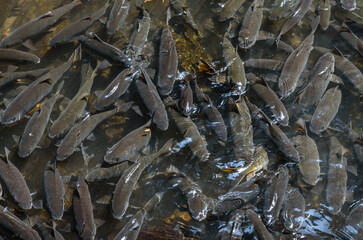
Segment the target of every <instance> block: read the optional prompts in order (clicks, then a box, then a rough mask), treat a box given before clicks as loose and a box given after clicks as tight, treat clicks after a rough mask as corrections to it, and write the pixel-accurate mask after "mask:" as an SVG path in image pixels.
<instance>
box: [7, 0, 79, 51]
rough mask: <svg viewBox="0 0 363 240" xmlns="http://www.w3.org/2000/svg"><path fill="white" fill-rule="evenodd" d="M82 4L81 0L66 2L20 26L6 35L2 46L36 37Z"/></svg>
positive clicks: (9, 45)
mask: <svg viewBox="0 0 363 240" xmlns="http://www.w3.org/2000/svg"><path fill="white" fill-rule="evenodd" d="M80 4H81V1H80V0H74V1H73V2H71V3H69V4H66V5H64V6H62V7H59V8H57V9H54V10H52V11H49V12H47V13H45V14H43V15H41V16H39V17H37V18H35V19H33V20H31V21H29V22H27V23H25V24H24V25H22V26H20V27H18V28H17V29H15V30H14V31H13V32H11V33H10V34H9V35H8V36H6V37H5V38H4V39H3V40H2V41H1V44H0V47H2V48H7V47H11V46H14V45H17V44H19V43H22V42H24V41H25V40H27V39H29V38H31V37H34V36H35V35H37V34H39V33H41V32H42V31H44V30H46V29H48V28H49V27H50V26H52V25H53V24H55V23H56V22H57V21H58V20H59V19H60V18H61V17H62V16H63V15H65V14H66V13H68V12H69V11H70V10H72V9H73V8H74V7H76V6H78V5H80Z"/></svg>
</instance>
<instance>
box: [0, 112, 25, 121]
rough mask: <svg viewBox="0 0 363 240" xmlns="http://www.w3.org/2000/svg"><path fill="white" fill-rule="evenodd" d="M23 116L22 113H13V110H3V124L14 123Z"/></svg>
mask: <svg viewBox="0 0 363 240" xmlns="http://www.w3.org/2000/svg"><path fill="white" fill-rule="evenodd" d="M22 116H23V114H22V113H17V114H15V115H14V114H12V113H11V112H9V111H6V109H5V111H3V112H2V114H1V120H0V122H1V124H12V123H14V122H16V121H18V120H20V118H21V117H22Z"/></svg>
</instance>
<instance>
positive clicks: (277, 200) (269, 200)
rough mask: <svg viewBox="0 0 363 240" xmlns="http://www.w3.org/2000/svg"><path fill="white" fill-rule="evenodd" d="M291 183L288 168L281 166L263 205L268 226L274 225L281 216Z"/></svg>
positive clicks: (269, 187)
mask: <svg viewBox="0 0 363 240" xmlns="http://www.w3.org/2000/svg"><path fill="white" fill-rule="evenodd" d="M288 182H289V170H288V169H287V167H286V166H284V165H280V166H279V168H278V176H277V177H275V178H274V179H273V180H272V182H271V184H270V185H269V186H268V187H267V188H266V190H265V195H264V196H265V200H264V204H263V216H264V218H265V222H266V224H267V225H271V224H273V223H274V222H275V221H276V220H277V218H278V217H279V215H280V212H281V209H282V206H283V204H284V202H285V200H286V189H287V184H288Z"/></svg>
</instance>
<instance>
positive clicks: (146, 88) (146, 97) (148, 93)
mask: <svg viewBox="0 0 363 240" xmlns="http://www.w3.org/2000/svg"><path fill="white" fill-rule="evenodd" d="M142 73H143V76H144V79H145V80H146V84H145V83H144V82H143V81H142V80H140V79H138V80H136V87H137V90H138V92H139V94H140V96H141V98H142V100H143V102H144V104H145V106H146V108H147V109H148V110H149V113H150V115H152V116H153V118H152V121H153V123H155V124H156V126H157V127H158V128H159V129H160V130H162V131H165V130H166V129H168V127H169V118H168V113H167V112H166V109H165V105H164V103H163V101H162V100H161V98H160V95H159V93H158V91H157V90H156V87H155V85H154V83H153V82H152V81H151V79H150V77H149V74H148V73H147V72H146V71H145V70H142Z"/></svg>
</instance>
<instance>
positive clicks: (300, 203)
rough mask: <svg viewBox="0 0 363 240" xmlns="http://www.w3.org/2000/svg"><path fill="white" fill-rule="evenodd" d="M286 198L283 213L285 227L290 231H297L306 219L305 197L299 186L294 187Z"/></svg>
mask: <svg viewBox="0 0 363 240" xmlns="http://www.w3.org/2000/svg"><path fill="white" fill-rule="evenodd" d="M286 198H287V200H286V202H285V204H284V208H283V210H282V213H281V215H282V218H283V220H284V227H285V228H286V229H287V230H288V231H290V232H296V231H297V230H299V229H300V227H301V225H302V223H303V222H304V220H305V199H304V197H303V195H302V194H301V193H300V191H299V189H298V188H293V189H292V190H291V191H290V192H289V193H288V195H287V197H286Z"/></svg>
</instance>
